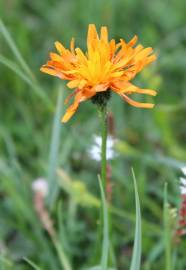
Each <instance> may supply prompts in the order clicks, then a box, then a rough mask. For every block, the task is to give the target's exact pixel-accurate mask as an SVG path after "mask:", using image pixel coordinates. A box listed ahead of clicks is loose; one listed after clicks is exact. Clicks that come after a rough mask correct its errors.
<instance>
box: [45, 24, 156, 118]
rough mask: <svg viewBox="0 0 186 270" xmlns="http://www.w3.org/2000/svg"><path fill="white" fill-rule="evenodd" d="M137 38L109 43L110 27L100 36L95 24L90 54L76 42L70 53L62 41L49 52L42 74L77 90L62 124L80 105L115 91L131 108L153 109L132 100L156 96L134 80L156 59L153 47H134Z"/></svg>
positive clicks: (89, 39)
mask: <svg viewBox="0 0 186 270" xmlns="http://www.w3.org/2000/svg"><path fill="white" fill-rule="evenodd" d="M136 41H137V36H134V37H133V39H132V40H131V41H129V42H128V43H127V42H125V40H123V39H120V42H119V43H116V42H115V40H114V39H112V40H110V41H109V40H108V31H107V27H105V26H102V27H101V33H100V36H98V33H97V31H96V27H95V25H94V24H90V25H89V28H88V36H87V52H86V53H84V52H83V51H82V50H81V49H80V48H75V46H74V39H73V38H72V40H71V43H70V50H68V49H66V48H65V47H64V46H63V45H62V44H61V43H60V42H58V41H57V42H56V43H55V46H56V49H57V51H58V54H56V53H50V58H51V59H50V61H48V62H47V64H46V65H43V66H42V67H41V71H42V72H45V73H48V74H50V75H53V76H56V77H59V78H60V79H62V80H67V81H69V82H68V83H67V86H68V87H69V88H71V89H75V90H74V91H73V92H72V94H71V95H70V96H69V97H68V98H67V99H66V103H67V102H68V101H69V100H70V98H71V97H73V96H75V97H74V102H73V104H72V105H71V106H70V107H69V108H68V109H67V111H66V113H65V115H64V117H63V119H62V122H67V121H68V120H69V119H70V118H71V116H72V115H73V114H74V113H75V112H76V110H77V108H78V106H79V104H80V102H82V101H85V100H87V99H90V98H92V97H94V96H95V95H96V94H98V93H100V92H103V91H108V90H109V89H111V90H113V91H114V92H115V93H117V94H119V95H120V96H121V97H122V98H123V99H124V100H125V101H126V102H128V103H129V104H130V105H133V106H135V107H140V108H152V107H153V106H154V105H153V104H151V103H140V102H137V101H134V100H132V99H131V98H130V97H129V95H131V94H133V93H138V94H147V95H151V96H155V95H156V91H154V90H151V89H141V88H139V87H137V86H135V85H133V84H132V83H130V82H129V81H131V80H132V79H133V78H134V77H135V76H136V74H137V73H139V72H140V71H141V70H142V69H143V68H144V67H145V66H146V65H148V64H150V63H151V62H153V61H154V60H156V56H155V55H154V54H153V53H152V52H153V50H152V48H150V47H148V48H144V47H143V46H142V45H141V44H139V45H137V46H136V47H134V45H135V43H136Z"/></svg>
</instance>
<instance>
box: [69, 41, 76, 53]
mask: <svg viewBox="0 0 186 270" xmlns="http://www.w3.org/2000/svg"><path fill="white" fill-rule="evenodd" d="M74 47H75V39H74V38H72V39H71V41H70V50H71V52H72V53H73V54H74Z"/></svg>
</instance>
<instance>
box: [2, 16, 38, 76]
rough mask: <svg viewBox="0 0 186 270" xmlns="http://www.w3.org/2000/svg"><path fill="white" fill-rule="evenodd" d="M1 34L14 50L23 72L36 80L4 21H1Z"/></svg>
mask: <svg viewBox="0 0 186 270" xmlns="http://www.w3.org/2000/svg"><path fill="white" fill-rule="evenodd" d="M0 32H1V33H2V35H3V37H4V39H5V40H6V42H7V44H8V46H9V47H10V49H11V50H12V52H13V54H14V56H15V57H16V59H17V61H18V62H19V63H20V65H21V67H22V68H23V70H24V71H25V72H26V73H27V75H28V76H29V77H30V78H31V79H32V80H35V77H34V75H33V73H32V71H31V70H30V68H29V66H28V65H27V63H26V62H25V60H24V58H23V57H22V55H21V53H20V52H19V50H18V48H17V46H16V44H15V42H14V40H13V39H12V37H11V35H10V33H9V31H8V29H7V28H6V26H5V25H4V23H3V21H2V20H1V19H0Z"/></svg>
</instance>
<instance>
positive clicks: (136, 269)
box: [130, 169, 141, 270]
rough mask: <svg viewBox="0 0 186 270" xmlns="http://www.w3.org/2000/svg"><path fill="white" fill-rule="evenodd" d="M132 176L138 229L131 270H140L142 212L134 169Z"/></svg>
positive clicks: (136, 229)
mask: <svg viewBox="0 0 186 270" xmlns="http://www.w3.org/2000/svg"><path fill="white" fill-rule="evenodd" d="M132 176H133V181H134V194H135V201H136V227H135V238H134V247H133V254H132V262H131V266H130V270H140V264H141V210H140V201H139V195H138V189H137V183H136V177H135V174H134V170H133V169H132Z"/></svg>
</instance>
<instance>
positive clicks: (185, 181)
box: [180, 177, 186, 186]
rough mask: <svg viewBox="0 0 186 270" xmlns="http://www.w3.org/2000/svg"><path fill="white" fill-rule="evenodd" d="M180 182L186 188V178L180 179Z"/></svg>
mask: <svg viewBox="0 0 186 270" xmlns="http://www.w3.org/2000/svg"><path fill="white" fill-rule="evenodd" d="M180 182H181V184H182V185H183V186H186V178H183V177H180Z"/></svg>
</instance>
